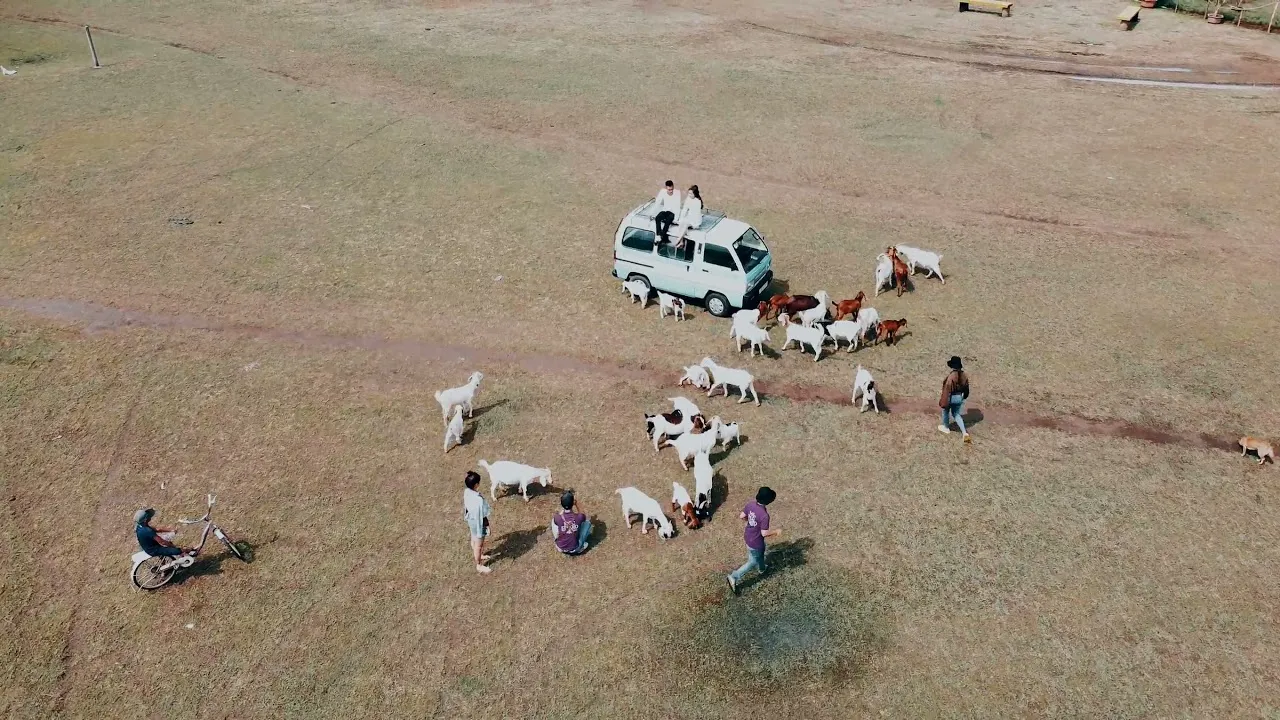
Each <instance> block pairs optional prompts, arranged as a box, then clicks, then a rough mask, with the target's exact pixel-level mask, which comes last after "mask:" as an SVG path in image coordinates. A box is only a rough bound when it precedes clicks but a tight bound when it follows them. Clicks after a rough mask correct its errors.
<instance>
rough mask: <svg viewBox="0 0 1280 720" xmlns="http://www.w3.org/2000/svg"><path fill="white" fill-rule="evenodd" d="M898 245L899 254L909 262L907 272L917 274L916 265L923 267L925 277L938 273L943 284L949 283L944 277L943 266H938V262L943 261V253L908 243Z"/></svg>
mask: <svg viewBox="0 0 1280 720" xmlns="http://www.w3.org/2000/svg"><path fill="white" fill-rule="evenodd" d="M896 247H897V249H898V255H899V256H900V257H901V258H902V260H903V262H905V263H906V264H907V272H909V273H911V274H912V275H915V274H916V267H917V266H918V267H922V268H924V270H925V277H933V276H934V275H937V276H938V279H939V280H941V281H942V284H943V285H946V284H947V279H946V278H944V277H942V268H940V267H939V266H938V263H940V262H942V256H941V255H939V254H938V253H935V252H930V251H928V250H921V249H920V248H913V247H909V246H907V245H898V246H896Z"/></svg>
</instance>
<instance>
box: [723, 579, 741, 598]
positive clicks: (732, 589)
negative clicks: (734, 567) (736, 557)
mask: <svg viewBox="0 0 1280 720" xmlns="http://www.w3.org/2000/svg"><path fill="white" fill-rule="evenodd" d="M724 579H725V580H726V581H728V583H729V592H732V593H733V594H734V595H737V594H738V584H737V583H735V582H734V581H733V576H732V575H726V576H725V578H724Z"/></svg>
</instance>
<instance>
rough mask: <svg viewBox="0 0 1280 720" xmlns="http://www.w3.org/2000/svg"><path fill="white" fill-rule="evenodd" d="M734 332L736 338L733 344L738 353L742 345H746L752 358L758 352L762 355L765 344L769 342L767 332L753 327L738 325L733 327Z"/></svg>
mask: <svg viewBox="0 0 1280 720" xmlns="http://www.w3.org/2000/svg"><path fill="white" fill-rule="evenodd" d="M734 332H736V333H738V337H737V338H736V339H735V340H734V341H733V344H734V345H735V346H736V347H737V348H738V352H742V343H744V342H745V343H748V346H749V347H750V348H751V354H752V355H753V356H754V355H755V354H756V351H757V350H759V351H760V354H761V355H764V346H765V343H767V342H769V340H770V337H769V331H768V330H765V329H764V328H762V327H757V326H755V325H738V326H736V327H734Z"/></svg>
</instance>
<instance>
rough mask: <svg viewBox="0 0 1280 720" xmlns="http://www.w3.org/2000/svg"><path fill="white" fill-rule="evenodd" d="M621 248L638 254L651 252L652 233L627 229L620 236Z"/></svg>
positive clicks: (637, 229) (650, 231)
mask: <svg viewBox="0 0 1280 720" xmlns="http://www.w3.org/2000/svg"><path fill="white" fill-rule="evenodd" d="M622 247H624V248H630V249H632V250H639V251H640V252H653V231H652V230H641V229H640V228H634V227H629V228H627V231H626V232H624V233H623V234H622Z"/></svg>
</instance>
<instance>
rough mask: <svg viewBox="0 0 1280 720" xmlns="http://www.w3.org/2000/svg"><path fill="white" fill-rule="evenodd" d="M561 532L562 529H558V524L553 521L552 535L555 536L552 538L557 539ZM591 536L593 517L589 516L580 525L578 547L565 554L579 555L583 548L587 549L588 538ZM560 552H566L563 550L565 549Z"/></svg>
mask: <svg viewBox="0 0 1280 720" xmlns="http://www.w3.org/2000/svg"><path fill="white" fill-rule="evenodd" d="M559 533H560V531H559V530H556V526H555V524H554V523H553V524H552V525H551V535H552V536H553V537H552V539H555V538H557V537H559V536H560V534H559ZM589 537H591V518H587V519H586V520H583V521H582V525H580V526H579V527H578V547H576V548H574V549H573V550H571V551H569V552H566V553H564V554H565V555H577V554H578V553H580V552H582V551H583V550H586V549H587V538H589ZM556 549H557V550H560V548H556ZM560 552H564V551H563V550H560Z"/></svg>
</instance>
